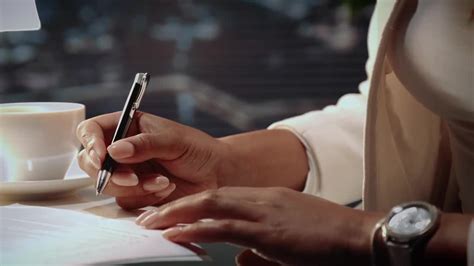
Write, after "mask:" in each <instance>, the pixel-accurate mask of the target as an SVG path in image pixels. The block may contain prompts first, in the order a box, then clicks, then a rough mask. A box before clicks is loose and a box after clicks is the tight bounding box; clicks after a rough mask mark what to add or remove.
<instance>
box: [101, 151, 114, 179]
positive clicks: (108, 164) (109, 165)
mask: <svg viewBox="0 0 474 266" xmlns="http://www.w3.org/2000/svg"><path fill="white" fill-rule="evenodd" d="M116 165H117V162H116V161H115V160H114V159H112V157H110V155H109V154H108V153H107V155H106V156H105V160H104V163H103V164H102V168H101V169H100V170H106V171H107V172H109V173H110V174H112V173H113V171H114V170H115V166H116Z"/></svg>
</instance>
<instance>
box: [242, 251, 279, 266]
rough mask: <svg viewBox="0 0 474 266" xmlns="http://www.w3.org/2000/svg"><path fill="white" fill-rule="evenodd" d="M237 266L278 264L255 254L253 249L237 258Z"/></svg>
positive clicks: (271, 265)
mask: <svg viewBox="0 0 474 266" xmlns="http://www.w3.org/2000/svg"><path fill="white" fill-rule="evenodd" d="M235 264H236V265H238V266H278V265H280V264H279V263H277V262H272V261H269V260H266V259H265V258H263V257H261V256H259V255H258V254H255V253H254V252H253V251H252V250H251V249H246V250H244V251H242V252H241V253H239V254H238V255H237V256H236V257H235Z"/></svg>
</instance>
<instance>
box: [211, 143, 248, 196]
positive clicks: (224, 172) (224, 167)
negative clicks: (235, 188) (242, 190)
mask: <svg viewBox="0 0 474 266" xmlns="http://www.w3.org/2000/svg"><path fill="white" fill-rule="evenodd" d="M230 138H232V136H230V137H224V138H220V139H218V142H219V145H218V157H219V161H218V163H217V166H216V176H217V186H218V187H223V186H231V185H236V184H238V179H239V177H241V176H243V175H244V170H243V168H244V167H243V166H242V159H240V158H239V156H238V154H237V151H236V149H235V147H234V146H235V143H233V142H232V141H229V139H230Z"/></svg>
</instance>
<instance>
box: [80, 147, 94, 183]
mask: <svg viewBox="0 0 474 266" xmlns="http://www.w3.org/2000/svg"><path fill="white" fill-rule="evenodd" d="M86 153H87V151H86V150H82V151H80V152H79V153H78V154H77V162H78V164H79V167H80V168H81V169H82V170H83V171H84V172H86V173H87V175H89V176H90V177H92V178H96V177H97V173H98V172H99V167H96V166H95V164H94V163H93V162H92V161H91V159H90V157H89V156H87V154H86Z"/></svg>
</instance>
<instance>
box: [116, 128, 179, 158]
mask: <svg viewBox="0 0 474 266" xmlns="http://www.w3.org/2000/svg"><path fill="white" fill-rule="evenodd" d="M107 151H108V152H109V154H110V156H111V157H112V158H113V159H114V160H115V161H117V162H120V163H128V164H130V163H140V162H144V161H147V160H150V159H161V160H174V159H176V158H178V157H180V156H181V155H182V154H183V153H184V152H185V151H186V144H185V143H184V140H183V139H182V138H180V137H178V136H177V134H167V133H165V132H163V133H153V134H151V133H141V134H138V135H135V136H131V137H128V138H125V139H121V140H119V141H116V142H114V143H112V144H111V145H110V146H109V147H108V148H107Z"/></svg>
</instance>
